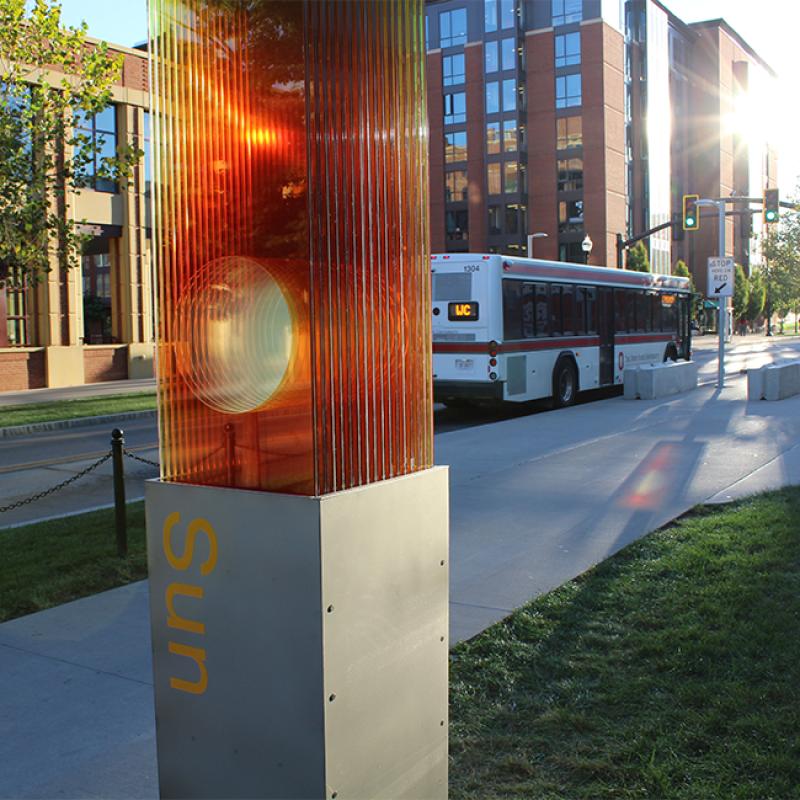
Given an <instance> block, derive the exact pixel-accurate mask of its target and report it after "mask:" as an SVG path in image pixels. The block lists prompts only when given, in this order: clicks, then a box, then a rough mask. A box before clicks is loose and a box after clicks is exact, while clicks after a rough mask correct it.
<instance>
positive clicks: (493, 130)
mask: <svg viewBox="0 0 800 800" xmlns="http://www.w3.org/2000/svg"><path fill="white" fill-rule="evenodd" d="M486 152H487V154H488V155H490V156H496V155H498V154H499V152H500V123H499V122H487V123H486Z"/></svg>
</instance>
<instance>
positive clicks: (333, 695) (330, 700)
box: [328, 694, 336, 703]
mask: <svg viewBox="0 0 800 800" xmlns="http://www.w3.org/2000/svg"><path fill="white" fill-rule="evenodd" d="M335 699H336V695H335V694H332V695H331V696H330V697H329V698H328V702H329V703H332V702H333V701H334V700H335Z"/></svg>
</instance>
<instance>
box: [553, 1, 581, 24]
mask: <svg viewBox="0 0 800 800" xmlns="http://www.w3.org/2000/svg"><path fill="white" fill-rule="evenodd" d="M551 8H552V11H553V25H566V24H567V23H568V22H580V21H581V19H582V18H583V2H582V0H552V6H551Z"/></svg>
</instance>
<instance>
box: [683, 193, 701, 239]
mask: <svg viewBox="0 0 800 800" xmlns="http://www.w3.org/2000/svg"><path fill="white" fill-rule="evenodd" d="M699 199H700V195H699V194H685V195H684V196H683V229H684V230H685V231H696V230H698V229H699V228H700V214H699V213H698V211H699V209H698V208H697V201H698V200H699Z"/></svg>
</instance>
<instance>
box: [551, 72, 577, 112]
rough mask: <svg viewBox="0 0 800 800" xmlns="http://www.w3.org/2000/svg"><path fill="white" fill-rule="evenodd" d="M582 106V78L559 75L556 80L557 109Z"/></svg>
mask: <svg viewBox="0 0 800 800" xmlns="http://www.w3.org/2000/svg"><path fill="white" fill-rule="evenodd" d="M580 104H581V76H580V75H579V74H577V73H576V74H574V75H559V76H558V77H557V78H556V108H571V107H572V106H579V105H580Z"/></svg>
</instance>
